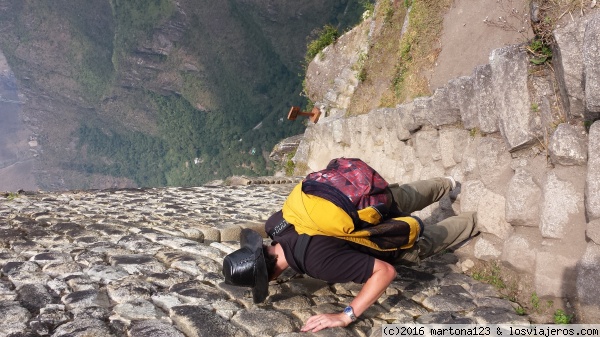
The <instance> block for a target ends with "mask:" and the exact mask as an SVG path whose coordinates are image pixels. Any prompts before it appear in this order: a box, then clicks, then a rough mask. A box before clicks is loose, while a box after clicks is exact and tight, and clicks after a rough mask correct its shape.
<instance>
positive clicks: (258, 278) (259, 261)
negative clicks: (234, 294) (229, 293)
mask: <svg viewBox="0 0 600 337" xmlns="http://www.w3.org/2000/svg"><path fill="white" fill-rule="evenodd" d="M262 246H263V239H262V237H261V236H260V234H258V233H257V232H255V231H253V230H251V229H249V228H244V229H242V232H241V234H240V249H238V250H236V251H235V252H233V253H231V254H229V255H227V256H225V259H223V275H224V276H225V283H227V284H231V285H235V286H242V287H251V288H252V298H253V299H254V303H261V302H263V301H264V300H265V298H267V295H268V294H269V275H268V272H267V264H266V263H265V256H264V255H263V249H262Z"/></svg>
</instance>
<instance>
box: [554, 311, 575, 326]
mask: <svg viewBox="0 0 600 337" xmlns="http://www.w3.org/2000/svg"><path fill="white" fill-rule="evenodd" d="M572 319H573V315H567V313H565V311H564V310H562V309H557V310H556V311H555V312H554V323H556V324H569V323H571V320H572Z"/></svg>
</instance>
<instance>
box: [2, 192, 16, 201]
mask: <svg viewBox="0 0 600 337" xmlns="http://www.w3.org/2000/svg"><path fill="white" fill-rule="evenodd" d="M4 197H6V199H7V200H8V201H13V200H15V199H16V198H18V197H19V193H15V192H8V193H6V194H5V195H4Z"/></svg>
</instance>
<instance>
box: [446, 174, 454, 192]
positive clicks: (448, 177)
mask: <svg viewBox="0 0 600 337" xmlns="http://www.w3.org/2000/svg"><path fill="white" fill-rule="evenodd" d="M446 179H448V180H450V186H452V187H450V191H454V189H455V188H456V180H454V178H452V177H451V176H447V177H446Z"/></svg>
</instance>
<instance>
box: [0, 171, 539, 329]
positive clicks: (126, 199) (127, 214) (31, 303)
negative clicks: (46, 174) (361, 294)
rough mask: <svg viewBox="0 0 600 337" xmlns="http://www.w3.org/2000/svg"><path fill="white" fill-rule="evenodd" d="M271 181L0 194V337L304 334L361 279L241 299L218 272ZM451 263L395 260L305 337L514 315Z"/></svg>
mask: <svg viewBox="0 0 600 337" xmlns="http://www.w3.org/2000/svg"><path fill="white" fill-rule="evenodd" d="M261 182H262V181H261ZM266 182H269V181H266ZM280 182H281V181H280ZM283 182H284V183H283V184H253V183H252V182H246V183H244V186H229V187H224V186H218V187H216V186H215V187H209V186H204V187H195V188H164V189H143V190H142V189H139V190H138V189H126V190H98V191H72V192H63V193H46V192H39V193H23V194H18V195H15V194H4V195H0V271H1V278H0V336H14V337H16V336H53V337H58V336H65V337H66V336H69V337H78V336H80V337H83V336H98V337H102V336H130V337H150V336H152V337H157V336H158V337H163V336H164V337H167V336H169V337H170V336H174V337H175V336H176V337H181V336H187V337H193V336H280V337H291V336H311V334H310V333H308V334H307V333H300V332H299V328H300V327H301V325H302V322H303V321H304V320H306V319H307V318H308V317H310V316H311V315H313V314H315V313H324V312H332V311H337V310H341V309H342V308H343V307H344V306H345V305H347V303H349V302H350V301H351V299H352V297H353V296H355V295H356V294H357V293H358V291H359V290H360V288H361V285H357V284H327V283H324V282H322V281H319V280H315V279H311V278H308V277H304V276H300V275H295V274H294V273H293V272H291V271H286V272H285V273H284V275H283V276H282V277H280V280H279V281H278V282H273V283H272V284H271V286H270V287H269V288H270V296H269V297H268V298H267V301H266V303H264V304H261V305H254V304H253V303H252V299H251V294H250V292H249V290H248V289H245V288H238V287H232V286H229V285H226V284H225V283H224V282H223V276H222V274H221V264H222V259H223V257H224V256H225V255H226V254H227V253H229V252H231V251H233V250H234V249H237V247H238V245H239V243H238V240H239V232H240V231H241V229H242V228H244V227H250V228H254V229H259V230H260V229H261V228H262V226H263V222H264V220H266V218H267V217H268V216H269V215H270V214H271V213H272V212H273V211H276V210H278V209H279V208H280V207H281V205H282V203H283V201H284V200H285V197H286V196H287V193H289V191H290V190H291V189H292V188H293V186H294V185H293V184H291V183H285V182H286V181H283ZM262 183H264V182H262ZM456 263H457V260H456V257H455V256H454V255H451V254H446V255H444V256H441V257H439V258H437V259H436V260H432V261H426V262H424V263H422V265H421V266H419V267H415V268H407V267H400V266H399V267H398V268H397V269H398V277H397V278H396V280H395V281H394V282H393V283H392V285H391V286H390V287H389V288H388V289H387V291H386V293H385V294H384V295H383V296H382V297H381V298H380V300H379V302H378V303H376V304H375V305H374V306H372V307H371V308H370V309H369V310H368V311H367V312H366V313H365V314H364V315H363V316H362V317H361V318H360V319H359V320H358V321H357V322H356V323H354V324H352V325H351V326H350V327H348V328H346V329H342V328H336V329H329V330H325V331H322V332H319V333H317V334H314V335H318V336H369V337H370V336H380V335H381V325H382V324H384V323H413V322H418V323H471V322H476V323H509V322H510V323H517V322H528V318H527V317H526V316H518V315H516V313H515V310H514V308H513V304H512V303H511V302H509V301H507V300H503V299H501V298H500V297H499V295H498V294H497V293H496V291H495V289H494V288H493V287H492V286H489V285H486V284H482V283H479V282H477V281H474V280H473V279H471V278H469V277H467V276H465V275H463V274H461V273H460V272H459V271H458V268H457V267H456Z"/></svg>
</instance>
